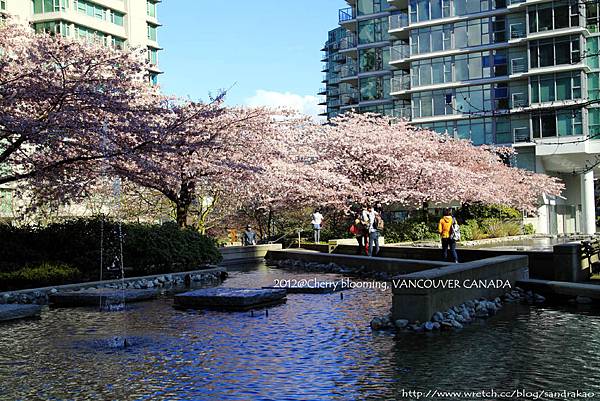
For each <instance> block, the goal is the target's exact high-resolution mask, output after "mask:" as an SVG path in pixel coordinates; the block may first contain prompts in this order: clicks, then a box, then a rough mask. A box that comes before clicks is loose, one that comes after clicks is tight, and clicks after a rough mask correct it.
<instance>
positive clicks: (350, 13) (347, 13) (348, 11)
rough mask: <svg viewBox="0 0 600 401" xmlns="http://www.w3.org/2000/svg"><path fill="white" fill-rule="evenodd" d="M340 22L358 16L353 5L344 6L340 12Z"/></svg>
mask: <svg viewBox="0 0 600 401" xmlns="http://www.w3.org/2000/svg"><path fill="white" fill-rule="evenodd" d="M339 16H340V18H339V22H340V24H341V23H342V22H344V21H350V20H353V19H355V18H356V13H355V11H354V9H353V8H352V7H348V8H342V9H341V10H340V13H339Z"/></svg>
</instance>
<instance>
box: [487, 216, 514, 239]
mask: <svg viewBox="0 0 600 401" xmlns="http://www.w3.org/2000/svg"><path fill="white" fill-rule="evenodd" d="M481 226H482V227H483V230H484V231H485V232H486V233H487V235H488V236H489V237H490V238H500V237H508V236H512V235H520V234H521V224H520V223H519V222H516V221H503V220H500V219H495V218H494V219H485V220H483V221H482V222H481Z"/></svg>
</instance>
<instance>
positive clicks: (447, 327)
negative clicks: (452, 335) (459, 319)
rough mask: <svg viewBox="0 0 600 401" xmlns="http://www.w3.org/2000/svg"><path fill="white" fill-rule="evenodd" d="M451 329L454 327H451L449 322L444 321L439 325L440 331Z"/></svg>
mask: <svg viewBox="0 0 600 401" xmlns="http://www.w3.org/2000/svg"><path fill="white" fill-rule="evenodd" d="M453 327H454V326H453V325H452V323H451V322H450V321H449V320H444V321H443V322H441V323H440V328H441V329H442V330H450V329H452V328H453Z"/></svg>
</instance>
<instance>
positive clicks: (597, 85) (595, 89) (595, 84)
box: [587, 72, 600, 100]
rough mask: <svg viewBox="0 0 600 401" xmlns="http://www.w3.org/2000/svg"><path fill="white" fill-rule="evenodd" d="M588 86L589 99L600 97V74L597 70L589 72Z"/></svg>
mask: <svg viewBox="0 0 600 401" xmlns="http://www.w3.org/2000/svg"><path fill="white" fill-rule="evenodd" d="M587 87H588V98H589V100H598V99H600V74H599V73H597V72H594V73H590V74H587Z"/></svg>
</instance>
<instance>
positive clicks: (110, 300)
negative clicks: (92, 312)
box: [49, 288, 158, 308]
mask: <svg viewBox="0 0 600 401" xmlns="http://www.w3.org/2000/svg"><path fill="white" fill-rule="evenodd" d="M157 295H158V291H157V290H156V289H151V288H150V289H140V290H137V289H126V290H119V289H113V288H99V289H94V290H81V291H65V292H57V293H56V294H51V295H50V296H49V301H50V304H51V305H52V306H55V307H59V308H69V307H76V306H102V307H107V306H111V305H119V304H121V303H123V301H125V303H126V304H127V303H132V302H140V301H146V300H149V299H153V298H156V297H157Z"/></svg>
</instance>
